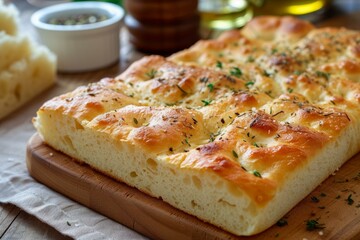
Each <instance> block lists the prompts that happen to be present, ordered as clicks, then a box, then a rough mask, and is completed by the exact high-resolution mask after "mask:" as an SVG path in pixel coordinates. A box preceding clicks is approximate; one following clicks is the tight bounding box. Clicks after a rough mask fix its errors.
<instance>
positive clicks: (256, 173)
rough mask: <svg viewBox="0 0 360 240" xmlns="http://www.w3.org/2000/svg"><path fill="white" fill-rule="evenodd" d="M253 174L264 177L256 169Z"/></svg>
mask: <svg viewBox="0 0 360 240" xmlns="http://www.w3.org/2000/svg"><path fill="white" fill-rule="evenodd" d="M253 174H254V175H255V176H256V177H258V178H262V176H261V174H260V173H259V172H258V171H257V170H254V171H253Z"/></svg>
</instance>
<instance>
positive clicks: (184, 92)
mask: <svg viewBox="0 0 360 240" xmlns="http://www.w3.org/2000/svg"><path fill="white" fill-rule="evenodd" d="M176 86H177V88H178V89H179V90H180V91H181V92H182V94H184V95H187V94H188V93H187V92H186V91H185V90H184V89H183V88H182V87H180V86H179V84H176Z"/></svg>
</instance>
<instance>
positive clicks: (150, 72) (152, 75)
mask: <svg viewBox="0 0 360 240" xmlns="http://www.w3.org/2000/svg"><path fill="white" fill-rule="evenodd" d="M156 74H157V71H156V70H155V69H151V70H150V71H149V72H147V73H145V75H146V76H148V77H149V78H150V79H152V78H154V77H155V76H156Z"/></svg>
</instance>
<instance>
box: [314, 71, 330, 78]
mask: <svg viewBox="0 0 360 240" xmlns="http://www.w3.org/2000/svg"><path fill="white" fill-rule="evenodd" d="M316 76H318V77H323V78H325V79H326V80H329V78H330V73H327V72H321V71H316Z"/></svg>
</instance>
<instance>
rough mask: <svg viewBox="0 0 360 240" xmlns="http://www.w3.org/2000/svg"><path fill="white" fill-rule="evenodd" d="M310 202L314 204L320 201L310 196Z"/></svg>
mask: <svg viewBox="0 0 360 240" xmlns="http://www.w3.org/2000/svg"><path fill="white" fill-rule="evenodd" d="M311 201H312V202H315V203H318V202H319V201H320V200H319V199H318V198H317V197H315V196H312V197H311Z"/></svg>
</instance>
